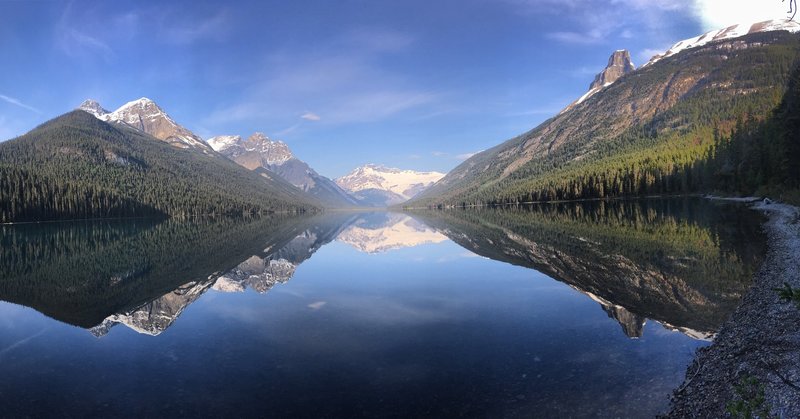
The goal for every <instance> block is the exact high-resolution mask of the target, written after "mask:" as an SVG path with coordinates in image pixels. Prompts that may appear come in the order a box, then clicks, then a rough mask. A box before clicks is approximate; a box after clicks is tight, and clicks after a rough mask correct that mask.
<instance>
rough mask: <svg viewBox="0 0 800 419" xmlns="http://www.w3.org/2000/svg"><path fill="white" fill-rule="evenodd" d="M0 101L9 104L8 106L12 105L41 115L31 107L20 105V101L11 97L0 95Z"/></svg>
mask: <svg viewBox="0 0 800 419" xmlns="http://www.w3.org/2000/svg"><path fill="white" fill-rule="evenodd" d="M0 99H1V100H3V101H4V102H6V103H10V104H12V105H14V106H18V107H20V108H23V109H27V110H29V111H31V112H35V113H38V114H40V113H42V111H40V110H38V109H36V108H34V107H33V106H30V105H26V104H24V103H22V101H20V100H19V99H16V98H13V97H11V96H6V95H2V94H0Z"/></svg>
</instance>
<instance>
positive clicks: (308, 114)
mask: <svg viewBox="0 0 800 419" xmlns="http://www.w3.org/2000/svg"><path fill="white" fill-rule="evenodd" d="M300 118H302V119H305V120H306V121H319V120H320V119H322V118H320V117H319V115H317V114H315V113H313V112H306V113H304V114H302V115H300Z"/></svg>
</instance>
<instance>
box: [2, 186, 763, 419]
mask: <svg viewBox="0 0 800 419" xmlns="http://www.w3.org/2000/svg"><path fill="white" fill-rule="evenodd" d="M761 221H762V220H761V219H760V218H759V216H758V214H757V213H756V212H754V211H751V210H748V209H746V208H744V207H743V206H739V205H735V204H723V203H715V202H710V201H706V200H702V199H699V198H685V199H652V200H641V201H614V202H588V203H570V204H550V205H538V206H526V207H513V208H512V207H509V208H502V209H473V210H470V209H467V210H463V209H462V210H446V211H415V212H410V213H395V212H379V211H376V212H365V213H355V212H329V213H325V214H318V215H308V216H297V217H289V216H275V217H265V218H258V219H247V220H232V219H216V220H215V219H201V220H193V221H178V220H166V221H161V220H124V221H123V220H119V221H85V222H70V223H46V224H27V225H6V226H0V245H1V247H0V300H2V302H0V376H2V377H3V378H2V380H1V381H0V406H2V413H3V416H72V417H85V416H101V417H119V416H131V417H163V416H169V417H175V416H192V417H196V416H267V417H421V416H435V417H452V416H465V417H531V416H535V417H618V416H622V417H652V416H654V415H655V414H657V413H659V412H662V411H664V410H665V409H666V408H667V407H668V403H669V395H670V393H671V391H672V390H673V389H674V388H675V387H677V386H678V385H680V383H681V382H682V380H683V376H684V372H685V368H686V366H687V365H688V364H689V363H690V362H691V360H692V358H693V354H694V351H695V350H696V349H698V348H700V347H703V346H706V345H709V344H710V341H711V339H712V338H713V336H714V332H715V331H716V330H717V329H718V328H719V326H720V325H721V324H722V323H723V322H724V321H725V319H726V317H727V316H728V314H729V313H731V311H732V310H733V309H735V307H736V305H737V304H738V301H739V299H740V298H741V296H742V295H743V293H745V292H746V290H747V288H748V286H749V284H750V280H751V277H752V274H753V273H754V271H755V270H756V269H757V268H758V266H759V264H760V263H761V261H762V259H763V255H764V247H765V243H764V237H763V236H762V235H761V233H760V223H761Z"/></svg>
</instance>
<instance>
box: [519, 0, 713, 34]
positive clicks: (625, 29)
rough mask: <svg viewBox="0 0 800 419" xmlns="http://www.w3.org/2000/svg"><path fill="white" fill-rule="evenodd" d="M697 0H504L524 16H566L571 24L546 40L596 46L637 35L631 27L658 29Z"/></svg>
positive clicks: (687, 12)
mask: <svg viewBox="0 0 800 419" xmlns="http://www.w3.org/2000/svg"><path fill="white" fill-rule="evenodd" d="M698 1H699V0H661V1H651V0H601V1H597V0H505V3H506V4H509V5H511V7H513V8H515V9H516V10H517V11H518V12H520V13H521V14H525V15H539V16H541V15H558V16H568V17H569V18H568V21H570V23H571V24H569V25H567V26H566V27H564V28H563V29H561V30H555V31H551V32H548V33H546V34H545V36H546V38H547V39H551V40H553V41H556V42H559V43H564V44H574V45H596V44H603V43H607V42H609V41H610V40H611V39H613V38H616V37H619V38H624V39H630V38H632V37H634V36H636V32H637V31H636V30H634V29H632V28H645V29H646V30H649V31H653V32H658V31H659V30H660V28H661V27H662V26H663V25H664V23H665V16H666V14H667V13H676V12H678V13H681V12H683V13H686V14H687V15H688V14H690V13H691V12H692V10H694V8H695V6H694V5H695V3H697V2H698Z"/></svg>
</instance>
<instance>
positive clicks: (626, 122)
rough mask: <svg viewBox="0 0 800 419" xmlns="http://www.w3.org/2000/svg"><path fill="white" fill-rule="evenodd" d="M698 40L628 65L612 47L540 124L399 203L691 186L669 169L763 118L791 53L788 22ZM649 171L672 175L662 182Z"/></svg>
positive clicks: (794, 43)
mask: <svg viewBox="0 0 800 419" xmlns="http://www.w3.org/2000/svg"><path fill="white" fill-rule="evenodd" d="M769 28H770V27H766V28H765V29H769ZM701 44H702V45H699V46H697V47H695V48H690V49H685V50H681V51H680V52H678V53H675V54H674V55H671V54H670V55H669V56H668V57H665V58H662V59H660V60H658V61H657V62H655V63H652V64H650V65H647V66H644V67H642V68H640V69H638V70H635V71H631V70H632V66H631V65H630V63H629V61H628V59H627V57H626V54H625V53H624V52H619V53H615V54H614V55H612V57H611V59H610V61H609V67H608V68H607V70H606V71H604V72H603V73H601V74H600V75H599V76H598V78H597V80H596V81H595V83H593V84H592V88H591V90H590V91H589V92H588V93H587V95H585V96H584V97H582V98H580V99H579V100H577V101H576V102H575V103H573V104H572V105H570V106H569V107H567V108H566V109H565V110H564V111H562V112H561V113H559V114H558V115H555V116H554V117H552V118H550V119H549V120H547V121H545V122H544V123H542V124H541V125H539V126H538V127H536V128H534V129H532V130H530V131H528V132H526V133H524V134H522V135H519V136H518V137H516V138H513V139H510V140H508V141H506V142H503V143H501V144H498V145H497V146H495V147H492V148H490V149H488V150H486V151H483V152H481V153H478V154H476V155H475V156H473V157H471V158H469V159H467V160H466V161H464V163H462V164H460V165H459V166H458V167H456V168H455V169H453V170H451V171H450V172H449V173H448V174H447V176H445V177H444V178H442V179H441V180H439V181H438V182H436V183H435V184H434V185H433V186H431V187H430V188H428V189H427V190H425V191H424V192H422V193H420V194H419V195H417V196H416V197H414V198H412V199H411V200H410V201H409V202H408V203H407V204H406V205H408V206H414V207H426V206H434V205H443V206H461V205H469V204H478V203H484V204H491V203H501V202H510V203H516V202H529V201H553V200H566V199H577V198H605V197H619V196H634V195H639V194H641V195H646V194H650V193H656V192H658V193H665V192H674V191H676V190H682V191H685V192H690V191H696V190H698V187H699V182H697V180H696V179H695V183H694V184H692V183H691V182H689V181H688V180H686V179H680V178H679V177H678V176H677V175H676V176H674V177H673V176H672V172H673V169H675V170H676V171H677V170H679V169H680V168H681V167H682V166H684V165H692V164H694V163H695V162H696V161H698V160H701V159H702V158H703V156H704V155H705V154H706V153H707V152H708V150H709V149H710V147H711V146H712V145H713V144H714V134H713V133H714V130H715V129H722V130H723V131H728V130H730V129H732V127H733V126H734V125H735V124H736V120H737V118H754V119H756V120H758V119H762V118H767V117H769V115H770V113H771V112H772V111H773V110H774V109H775V107H776V106H778V104H779V103H780V98H781V96H782V95H783V94H784V92H785V89H786V85H787V82H788V81H789V79H790V78H791V69H792V68H794V67H795V63H796V62H797V59H798V37H797V35H796V34H793V33H789V32H787V31H770V32H758V33H750V34H748V35H746V36H741V37H737V38H730V39H727V38H724V39H720V40H719V41H715V42H709V43H707V44H705V43H701ZM643 167H646V168H647V169H648V172H647V173H649V174H650V175H652V179H651V178H648V177H647V176H645V177H644V178H643V179H639V178H638V175H637V176H636V179H635V180H636V182H633V181H627V182H628V183H629V184H627V185H626V184H625V182H626V179H623V178H624V176H623V175H622V174H623V173H626V172H636V171H637V170H638V169H637V168H643ZM680 170H683V169H680ZM653 173H659V175H658V177H659V178H663V177H665V176H669V177H670V179H672V180H673V181H674V183H673V184H670V185H662V183H664V182H665V181H664V182H662V180H661V179H659V180H658V182H656V177H657V176H655V175H653ZM662 174H663V175H662ZM615 175H616V178H615ZM615 179H616V180H615ZM684 180H686V181H685V182H684ZM583 186H586V188H583ZM679 187H680V188H682V189H679Z"/></svg>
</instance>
